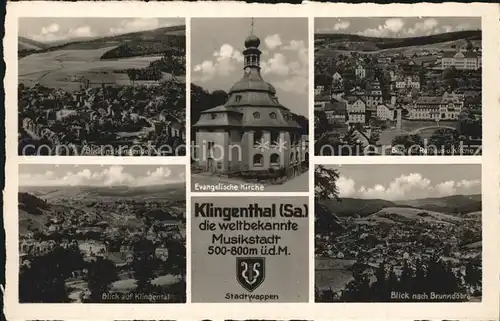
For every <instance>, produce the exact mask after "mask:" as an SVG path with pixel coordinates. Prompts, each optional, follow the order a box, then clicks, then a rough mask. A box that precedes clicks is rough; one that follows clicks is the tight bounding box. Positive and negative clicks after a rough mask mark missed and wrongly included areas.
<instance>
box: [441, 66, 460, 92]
mask: <svg viewBox="0 0 500 321" xmlns="http://www.w3.org/2000/svg"><path fill="white" fill-rule="evenodd" d="M441 78H442V79H443V81H444V85H445V87H448V88H451V89H455V88H456V87H457V78H458V70H457V69H456V68H455V67H454V66H452V67H450V68H446V69H445V70H443V73H442V74H441Z"/></svg>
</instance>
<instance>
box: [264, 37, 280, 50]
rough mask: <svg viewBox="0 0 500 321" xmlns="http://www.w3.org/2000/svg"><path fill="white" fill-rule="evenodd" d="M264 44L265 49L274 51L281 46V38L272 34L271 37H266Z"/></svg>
mask: <svg viewBox="0 0 500 321" xmlns="http://www.w3.org/2000/svg"><path fill="white" fill-rule="evenodd" d="M264 42H265V43H266V46H267V48H269V49H270V50H274V49H276V48H277V47H279V46H281V45H282V44H283V43H282V42H281V37H280V35H279V34H274V35H271V36H267V37H266V38H265V39H264Z"/></svg>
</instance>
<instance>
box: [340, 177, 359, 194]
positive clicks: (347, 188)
mask: <svg viewBox="0 0 500 321" xmlns="http://www.w3.org/2000/svg"><path fill="white" fill-rule="evenodd" d="M355 186H356V183H355V182H354V180H353V179H352V178H347V177H344V176H340V177H339V178H338V179H337V188H338V190H339V196H340V197H349V196H352V195H353V194H354V193H356V189H355Z"/></svg>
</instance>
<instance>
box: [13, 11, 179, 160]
mask: <svg viewBox="0 0 500 321" xmlns="http://www.w3.org/2000/svg"><path fill="white" fill-rule="evenodd" d="M185 33H186V28H185V21H184V19H183V18H182V19H181V18H46V17H39V18H20V19H19V32H18V68H19V72H18V122H19V124H18V132H19V133H18V136H19V138H18V141H19V145H18V153H19V155H22V156H24V155H28V156H33V155H52V156H53V155H56V156H75V155H76V156H185V153H186V146H185V144H186V143H185V140H186V135H185V127H186V81H185V74H186V35H185Z"/></svg>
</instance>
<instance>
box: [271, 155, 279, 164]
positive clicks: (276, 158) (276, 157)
mask: <svg viewBox="0 0 500 321" xmlns="http://www.w3.org/2000/svg"><path fill="white" fill-rule="evenodd" d="M270 160H271V165H279V163H280V155H278V154H272V155H271V159H270Z"/></svg>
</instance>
